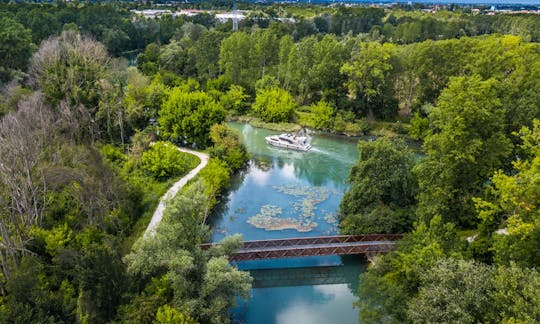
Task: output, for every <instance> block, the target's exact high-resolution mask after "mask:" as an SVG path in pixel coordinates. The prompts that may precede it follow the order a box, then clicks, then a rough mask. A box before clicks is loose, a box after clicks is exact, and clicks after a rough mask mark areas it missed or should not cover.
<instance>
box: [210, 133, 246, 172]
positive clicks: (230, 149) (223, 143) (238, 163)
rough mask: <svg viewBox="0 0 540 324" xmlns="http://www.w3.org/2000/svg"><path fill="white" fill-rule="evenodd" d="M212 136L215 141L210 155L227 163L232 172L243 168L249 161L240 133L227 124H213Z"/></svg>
mask: <svg viewBox="0 0 540 324" xmlns="http://www.w3.org/2000/svg"><path fill="white" fill-rule="evenodd" d="M210 138H211V139H212V142H213V143H214V146H213V147H212V148H211V149H210V156H211V157H216V158H218V159H220V160H222V161H224V162H225V163H227V166H228V168H229V169H230V171H231V173H232V172H234V171H236V170H238V169H241V168H242V167H244V166H245V165H246V164H247V162H248V161H249V154H248V153H247V151H246V147H245V146H244V145H243V144H242V142H241V140H240V135H239V134H238V132H236V131H235V130H233V129H231V128H229V127H228V126H227V125H225V124H216V125H214V126H212V127H211V128H210Z"/></svg>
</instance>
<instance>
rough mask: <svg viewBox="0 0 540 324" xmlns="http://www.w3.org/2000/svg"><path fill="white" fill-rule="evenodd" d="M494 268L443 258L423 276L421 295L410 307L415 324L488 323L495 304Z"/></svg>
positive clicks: (409, 314) (410, 313)
mask: <svg viewBox="0 0 540 324" xmlns="http://www.w3.org/2000/svg"><path fill="white" fill-rule="evenodd" d="M491 277H492V269H491V268H490V267H489V266H486V265H483V264H479V263H476V262H474V261H464V260H456V259H441V260H439V261H437V263H436V264H435V266H434V267H433V268H430V269H426V270H425V271H423V272H422V275H421V288H420V290H419V292H418V295H417V296H416V297H414V298H413V299H412V300H411V301H410V302H409V305H408V310H407V315H408V317H409V319H410V320H412V321H413V322H415V323H427V322H438V323H451V322H460V323H478V322H485V319H486V317H487V313H489V312H490V310H491V309H492V307H493V305H492V303H491V300H490V295H491V294H492V293H493V285H492V283H491Z"/></svg>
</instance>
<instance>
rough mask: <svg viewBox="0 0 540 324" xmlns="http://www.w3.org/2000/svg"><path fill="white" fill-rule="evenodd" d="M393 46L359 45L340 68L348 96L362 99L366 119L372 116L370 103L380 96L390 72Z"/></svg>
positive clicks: (370, 43)
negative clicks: (365, 109) (366, 111)
mask: <svg viewBox="0 0 540 324" xmlns="http://www.w3.org/2000/svg"><path fill="white" fill-rule="evenodd" d="M394 46H395V45H393V44H390V43H384V44H383V45H381V44H380V43H377V42H369V43H360V47H359V49H358V52H357V53H356V54H355V55H353V57H352V59H351V61H350V62H347V63H345V64H344V65H343V67H342V68H341V72H342V73H344V74H345V75H347V76H348V81H347V87H348V89H349V94H350V95H351V96H352V97H353V98H362V100H363V102H364V103H365V105H366V108H367V109H368V117H372V116H373V113H374V112H373V110H372V109H373V106H372V103H373V102H374V101H375V100H377V97H379V96H381V95H382V91H383V88H384V86H385V82H387V80H388V75H389V72H390V71H391V70H392V64H391V62H390V59H391V57H392V51H393V50H394Z"/></svg>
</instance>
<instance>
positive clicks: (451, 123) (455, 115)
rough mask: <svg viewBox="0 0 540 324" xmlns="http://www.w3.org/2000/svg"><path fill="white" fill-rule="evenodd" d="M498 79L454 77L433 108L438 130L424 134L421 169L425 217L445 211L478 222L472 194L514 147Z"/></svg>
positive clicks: (467, 223)
mask: <svg viewBox="0 0 540 324" xmlns="http://www.w3.org/2000/svg"><path fill="white" fill-rule="evenodd" d="M498 88H499V83H498V82H497V81H495V80H493V79H490V80H486V81H482V80H481V79H480V78H479V77H477V76H473V77H467V78H462V77H460V78H455V79H453V80H452V81H451V82H450V84H449V86H448V88H447V89H445V90H444V91H443V92H442V93H441V96H440V97H439V101H438V104H437V106H436V107H435V108H433V110H432V111H431V113H430V115H429V118H430V125H432V127H433V130H432V133H431V134H430V135H428V136H427V137H426V139H425V144H424V150H425V151H426V153H427V158H425V159H423V160H422V161H421V162H420V163H419V164H418V166H417V168H416V173H417V175H418V179H419V184H420V188H421V192H420V194H419V209H418V213H419V216H420V217H421V218H422V219H429V218H430V217H433V215H436V214H440V215H442V216H443V219H445V220H447V221H453V222H455V223H456V224H460V225H461V226H470V225H471V224H473V223H475V222H476V217H473V215H474V212H473V204H472V198H473V197H474V196H475V195H478V194H479V193H480V192H481V189H482V186H483V184H484V183H485V181H486V180H488V179H489V177H490V175H491V174H493V172H494V171H495V170H496V169H497V168H499V167H501V166H502V165H503V161H504V159H505V158H506V157H507V156H508V155H509V154H510V152H511V147H512V145H511V143H510V141H509V140H508V138H507V137H506V135H505V132H504V126H505V124H504V118H505V109H504V107H502V105H501V101H500V99H499V98H498V96H497V94H498Z"/></svg>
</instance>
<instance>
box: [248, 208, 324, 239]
mask: <svg viewBox="0 0 540 324" xmlns="http://www.w3.org/2000/svg"><path fill="white" fill-rule="evenodd" d="M281 214H282V210H281V208H280V207H278V206H274V205H264V206H262V207H261V209H260V211H259V213H258V214H257V215H255V216H252V217H250V218H249V219H248V220H247V222H248V224H251V225H253V226H255V227H256V228H262V229H265V230H267V231H280V230H285V229H294V230H297V231H298V232H310V231H312V230H313V228H315V227H317V223H315V222H313V221H310V220H307V221H306V220H302V221H300V220H296V219H294V218H281V217H280V216H281Z"/></svg>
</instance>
